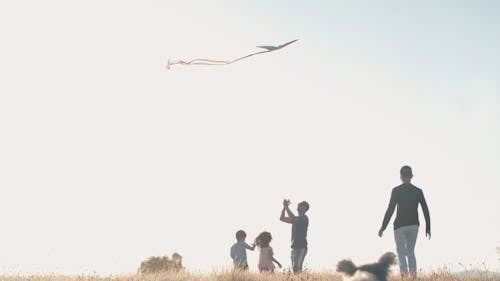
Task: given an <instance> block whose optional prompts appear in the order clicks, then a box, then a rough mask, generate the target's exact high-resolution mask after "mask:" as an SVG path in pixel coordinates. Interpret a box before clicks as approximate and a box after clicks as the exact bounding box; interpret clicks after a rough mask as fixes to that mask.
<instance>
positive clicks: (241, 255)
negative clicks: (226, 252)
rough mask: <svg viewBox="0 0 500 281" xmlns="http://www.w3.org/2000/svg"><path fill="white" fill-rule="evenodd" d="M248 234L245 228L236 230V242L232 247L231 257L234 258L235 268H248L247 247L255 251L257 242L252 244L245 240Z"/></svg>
mask: <svg viewBox="0 0 500 281" xmlns="http://www.w3.org/2000/svg"><path fill="white" fill-rule="evenodd" d="M246 237H247V234H246V233H245V231H243V230H238V231H237V232H236V243H234V244H233V246H232V247H231V253H230V255H231V258H232V259H233V265H234V270H248V262H247V249H248V250H250V251H253V250H254V249H255V244H253V245H252V246H250V245H248V244H247V243H246V242H245V238H246Z"/></svg>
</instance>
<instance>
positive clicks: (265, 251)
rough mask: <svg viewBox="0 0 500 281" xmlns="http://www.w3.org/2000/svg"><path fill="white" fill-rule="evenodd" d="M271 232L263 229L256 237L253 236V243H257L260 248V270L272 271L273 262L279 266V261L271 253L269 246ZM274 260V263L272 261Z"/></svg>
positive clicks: (271, 249)
mask: <svg viewBox="0 0 500 281" xmlns="http://www.w3.org/2000/svg"><path fill="white" fill-rule="evenodd" d="M272 239H273V238H272V236H271V233H269V232H267V231H264V232H262V233H261V234H259V236H257V238H255V243H254V245H257V246H258V247H259V248H260V255H259V271H260V272H270V273H273V272H274V263H276V264H277V265H278V267H279V268H281V263H279V261H277V260H276V259H275V258H274V257H273V255H274V253H273V248H272V247H271V246H269V243H271V240H272ZM273 262H274V263H273Z"/></svg>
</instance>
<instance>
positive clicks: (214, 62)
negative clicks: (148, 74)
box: [167, 59, 231, 70]
mask: <svg viewBox="0 0 500 281" xmlns="http://www.w3.org/2000/svg"><path fill="white" fill-rule="evenodd" d="M230 63H231V61H227V60H208V59H195V60H191V61H183V60H170V59H169V60H168V61H167V69H168V70H169V69H170V68H171V66H172V65H174V64H182V65H225V64H230Z"/></svg>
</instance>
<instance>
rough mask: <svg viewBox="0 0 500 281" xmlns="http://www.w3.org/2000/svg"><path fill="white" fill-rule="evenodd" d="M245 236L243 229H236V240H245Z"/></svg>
mask: <svg viewBox="0 0 500 281" xmlns="http://www.w3.org/2000/svg"><path fill="white" fill-rule="evenodd" d="M246 237H247V234H246V233H245V231H243V230H238V231H236V240H238V241H245V238H246Z"/></svg>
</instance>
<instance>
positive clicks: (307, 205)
mask: <svg viewBox="0 0 500 281" xmlns="http://www.w3.org/2000/svg"><path fill="white" fill-rule="evenodd" d="M299 205H302V206H304V207H305V208H306V211H307V210H309V203H307V202H306V201H302V202H300V203H299Z"/></svg>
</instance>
